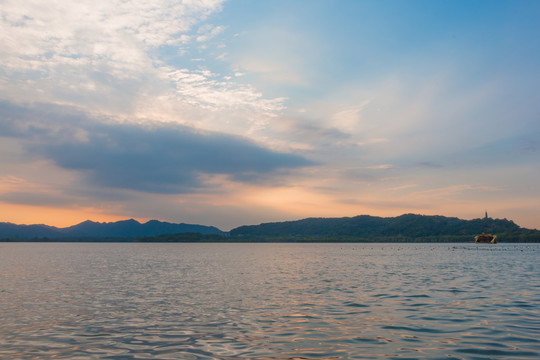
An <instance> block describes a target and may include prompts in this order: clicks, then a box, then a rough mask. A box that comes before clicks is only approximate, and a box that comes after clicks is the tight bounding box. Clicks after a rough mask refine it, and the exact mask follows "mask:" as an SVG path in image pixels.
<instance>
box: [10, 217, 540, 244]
mask: <svg viewBox="0 0 540 360" xmlns="http://www.w3.org/2000/svg"><path fill="white" fill-rule="evenodd" d="M482 232H485V233H491V234H494V235H497V239H498V240H499V241H500V242H540V231H538V230H530V229H525V228H521V227H519V226H518V225H516V224H515V223H514V222H513V221H511V220H506V219H492V218H488V217H486V218H482V219H473V220H462V219H458V218H455V217H445V216H427V215H415V214H405V215H401V216H397V217H388V218H383V217H377V216H369V215H360V216H355V217H343V218H308V219H303V220H297V221H284V222H274V223H264V224H260V225H249V226H240V227H237V228H235V229H233V230H231V231H230V232H229V233H226V232H223V231H221V230H219V229H218V228H216V227H213V226H203V225H190V224H183V223H182V224H174V223H168V222H161V221H157V220H151V221H148V222H147V223H144V224H142V223H139V222H138V221H136V220H133V219H130V220H123V221H117V222H110V223H99V222H93V221H89V220H87V221H84V222H82V223H80V224H77V225H74V226H70V227H66V228H56V227H53V226H47V225H15V224H11V223H0V240H2V239H3V240H4V241H35V240H40V241H55V240H56V241H144V242H198V241H229V242H246V241H253V242H268V241H275V242H348V241H350V242H471V241H473V237H474V236H475V235H477V234H480V233H482Z"/></svg>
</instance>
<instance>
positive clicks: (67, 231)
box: [0, 219, 224, 240]
mask: <svg viewBox="0 0 540 360" xmlns="http://www.w3.org/2000/svg"><path fill="white" fill-rule="evenodd" d="M182 233H195V234H205V235H223V234H224V232H222V231H221V230H219V229H218V228H216V227H214V226H203V225H192V224H183V223H181V224H174V223H168V222H161V221H157V220H151V221H148V222H147V223H144V224H141V223H139V222H138V221H136V220H133V219H130V220H123V221H117V222H109V223H105V222H103V223H100V222H93V221H90V220H87V221H84V222H82V223H80V224H77V225H74V226H70V227H66V228H57V227H53V226H46V225H15V224H11V223H0V239H23V240H24V239H35V238H49V239H66V238H73V239H80V238H93V239H102V238H136V237H147V236H159V235H166V234H182Z"/></svg>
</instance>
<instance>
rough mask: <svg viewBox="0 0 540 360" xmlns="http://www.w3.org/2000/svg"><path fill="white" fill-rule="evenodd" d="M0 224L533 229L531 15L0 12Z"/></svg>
mask: <svg viewBox="0 0 540 360" xmlns="http://www.w3.org/2000/svg"><path fill="white" fill-rule="evenodd" d="M0 14H1V16H0V58H1V60H2V61H1V62H0V222H13V223H17V224H47V225H54V226H61V227H63V226H70V225H74V224H77V223H79V222H82V221H84V220H87V219H90V220H93V221H100V222H109V221H117V220H122V219H128V218H134V219H137V220H139V221H141V222H144V221H148V220H151V219H157V220H161V221H169V222H177V223H178V222H184V223H194V224H202V225H213V226H217V227H219V228H220V229H222V230H225V231H226V230H230V229H232V228H234V227H237V226H240V225H248V224H259V223H262V222H272V221H285V220H296V219H302V218H306V217H344V216H355V215H373V216H383V217H389V216H398V215H401V214H404V213H415V214H425V215H444V216H453V217H459V218H462V219H473V218H479V217H483V216H484V212H485V211H487V212H488V215H489V216H490V217H493V218H507V219H510V220H513V221H514V222H516V223H517V224H518V225H520V226H523V227H528V228H536V229H540V186H539V185H538V184H539V183H540V181H539V180H540V140H539V139H540V81H539V80H540V67H539V66H538V64H540V41H539V38H538V34H540V22H538V17H539V16H540V2H538V1H535V0H531V1H526V0H515V1H510V0H507V1H500V0H492V1H486V0H456V1H443V0H425V1H424V0H408V1H400V0H378V1H375V0H371V1H365V0H351V1H347V0H292V1H291V0H228V1H222V0H186V1H179V0H177V1H173V0H155V1H146V0H91V1H90V0H78V1H67V0H58V1H54V2H43V1H38V0H22V1H21V0H2V6H1V7H0Z"/></svg>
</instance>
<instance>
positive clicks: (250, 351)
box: [0, 243, 540, 359]
mask: <svg viewBox="0 0 540 360" xmlns="http://www.w3.org/2000/svg"><path fill="white" fill-rule="evenodd" d="M0 275H1V278H0V320H1V322H0V359H3V358H5V359H53V358H54V359H58V358H69V359H92V358H94V359H375V358H376V359H379V358H396V359H407V358H408V359H418V358H431V359H436V358H439V359H440V358H449V359H494V358H496V359H517V358H525V359H534V358H540V340H539V339H540V245H533V244H519V245H505V244H497V245H481V246H479V245H474V244H133V243H114V244H103V243H49V244H47V243H0Z"/></svg>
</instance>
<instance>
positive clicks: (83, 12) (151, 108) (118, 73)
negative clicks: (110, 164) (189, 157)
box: [0, 0, 283, 134]
mask: <svg viewBox="0 0 540 360" xmlns="http://www.w3.org/2000/svg"><path fill="white" fill-rule="evenodd" d="M222 2H223V0H205V1H182V2H177V1H168V0H162V1H154V2H148V1H143V0H128V1H120V0H112V1H109V0H107V1H105V0H92V1H90V0H82V1H78V2H69V1H61V2H55V3H44V2H40V1H25V2H24V3H21V2H17V1H13V0H7V1H4V2H3V4H2V8H1V10H0V33H1V34H2V39H1V41H0V54H1V55H2V59H3V63H2V65H1V67H0V98H4V99H7V100H10V101H16V102H21V101H26V102H35V101H39V102H44V103H47V102H50V103H60V104H67V105H75V106H77V107H79V108H81V109H85V110H86V111H90V112H94V113H105V114H115V115H117V116H121V117H123V118H125V119H129V118H133V117H139V118H154V117H157V118H158V119H160V120H168V121H177V122H181V123H190V124H191V125H197V126H200V127H203V128H208V129H213V130H223V129H225V128H227V130H228V132H236V133H240V134H245V133H246V132H249V131H252V130H253V128H254V127H257V128H261V127H264V126H265V124H266V123H267V119H268V118H271V117H272V116H275V113H276V112H278V111H280V110H281V109H283V99H282V98H277V99H265V98H264V97H263V95H262V94H261V93H260V91H257V90H256V89H255V88H254V87H253V86H251V85H249V84H239V83H236V82H235V80H234V77H232V76H228V75H230V74H222V75H223V76H222V75H221V74H217V73H214V72H212V71H210V70H209V69H206V68H202V67H200V64H201V61H196V62H198V63H199V64H198V65H197V67H195V68H189V67H188V65H189V62H188V61H185V62H186V63H185V64H183V65H182V66H179V65H178V61H176V62H175V63H174V64H168V63H167V62H166V61H165V60H164V59H163V58H162V57H161V56H160V55H159V54H160V53H159V52H160V49H161V48H162V47H163V46H165V47H169V48H170V49H171V53H174V54H176V56H177V57H181V56H183V55H187V56H189V55H190V54H189V51H188V49H189V46H190V45H196V46H199V45H197V44H199V43H201V42H207V41H208V40H210V39H211V38H213V37H215V36H217V35H218V34H220V33H222V32H223V31H224V29H225V27H224V26H216V25H212V24H205V23H204V20H205V19H206V18H207V17H208V16H209V15H210V14H211V13H213V12H216V11H219V10H220V9H221V5H222ZM200 55H204V54H199V56H200ZM189 58H191V59H197V60H200V59H204V58H201V57H193V56H189ZM182 60H183V59H182ZM191 62H195V61H194V60H191ZM210 66H211V64H210ZM218 112H221V114H220V116H219V119H218V116H217V113H218ZM226 122H234V124H232V126H225V123H226Z"/></svg>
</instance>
